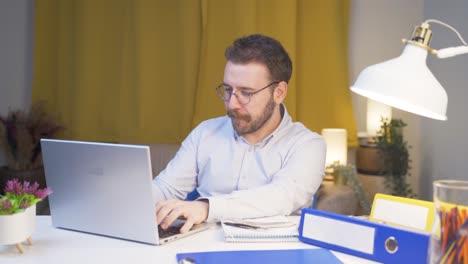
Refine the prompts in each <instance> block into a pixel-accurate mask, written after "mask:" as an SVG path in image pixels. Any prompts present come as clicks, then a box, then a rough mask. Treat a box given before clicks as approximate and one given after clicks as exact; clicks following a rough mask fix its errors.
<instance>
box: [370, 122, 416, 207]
mask: <svg viewBox="0 0 468 264" xmlns="http://www.w3.org/2000/svg"><path fill="white" fill-rule="evenodd" d="M405 126H406V124H405V123H404V122H403V121H402V120H401V119H392V120H391V121H388V120H385V119H383V120H382V126H381V129H380V131H379V133H378V136H377V137H376V144H377V147H378V148H379V149H380V153H381V155H382V160H383V168H382V174H383V175H384V176H385V186H386V187H387V188H388V189H389V190H391V192H392V193H391V194H392V195H396V196H402V197H411V198H412V197H415V196H416V195H415V194H414V192H413V190H412V189H411V186H410V185H409V184H408V183H407V177H409V176H410V173H409V169H410V168H411V167H410V163H411V160H410V157H409V151H408V149H409V148H410V146H408V143H407V142H406V141H405V140H404V138H403V128H404V127H405Z"/></svg>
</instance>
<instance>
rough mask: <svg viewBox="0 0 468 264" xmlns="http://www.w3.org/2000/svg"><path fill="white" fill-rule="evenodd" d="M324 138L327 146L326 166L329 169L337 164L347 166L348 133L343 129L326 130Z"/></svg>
mask: <svg viewBox="0 0 468 264" xmlns="http://www.w3.org/2000/svg"><path fill="white" fill-rule="evenodd" d="M322 136H323V138H324V139H325V143H326V144H327V156H326V161H325V166H326V167H329V166H331V165H333V164H334V163H335V162H338V163H339V165H346V162H347V156H348V145H347V132H346V129H343V128H324V129H322Z"/></svg>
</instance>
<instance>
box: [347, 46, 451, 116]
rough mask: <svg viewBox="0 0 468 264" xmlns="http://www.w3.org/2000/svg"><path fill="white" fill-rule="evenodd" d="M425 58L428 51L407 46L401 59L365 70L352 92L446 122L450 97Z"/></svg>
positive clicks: (352, 87)
mask: <svg viewBox="0 0 468 264" xmlns="http://www.w3.org/2000/svg"><path fill="white" fill-rule="evenodd" d="M426 58H427V50H425V49H423V48H421V47H418V46H415V45H412V44H407V45H406V46H405V49H404V50H403V53H402V54H401V56H399V57H397V58H395V59H392V60H389V61H386V62H382V63H379V64H376V65H372V66H370V67H367V68H366V69H364V70H363V71H362V72H361V74H360V75H359V76H358V78H357V80H356V82H355V83H354V85H353V86H351V90H352V91H353V92H355V93H357V94H360V95H362V96H365V97H367V98H370V99H372V100H375V101H378V102H381V103H384V104H387V105H390V106H392V107H395V108H398V109H401V110H405V111H408V112H412V113H415V114H418V115H421V116H426V117H429V118H433V119H438V120H447V116H446V111H447V93H446V92H445V90H444V88H443V87H442V86H441V85H440V83H439V81H437V79H436V78H435V77H434V75H433V74H432V72H431V71H430V70H429V68H428V67H427V65H426Z"/></svg>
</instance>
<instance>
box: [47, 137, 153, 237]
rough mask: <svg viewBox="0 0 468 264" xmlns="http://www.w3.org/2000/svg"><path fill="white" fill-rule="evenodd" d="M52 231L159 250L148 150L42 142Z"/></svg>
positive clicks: (110, 145) (62, 141)
mask: <svg viewBox="0 0 468 264" xmlns="http://www.w3.org/2000/svg"><path fill="white" fill-rule="evenodd" d="M41 146H42V153H43V159H44V169H45V175H46V182H47V186H48V187H50V188H52V194H51V195H50V196H49V203H50V211H51V216H52V224H53V226H55V227H60V228H66V229H72V230H78V231H84V232H89V233H94V234H100V235H105V236H111V237H117V238H123V239H128V240H133V241H140V242H144V243H150V244H159V238H158V230H157V225H156V214H155V206H154V204H153V197H152V191H151V188H152V187H151V186H152V183H151V181H152V174H151V159H150V152H149V147H148V146H138V145H123V144H106V143H94V142H83V141H67V140H51V139H41Z"/></svg>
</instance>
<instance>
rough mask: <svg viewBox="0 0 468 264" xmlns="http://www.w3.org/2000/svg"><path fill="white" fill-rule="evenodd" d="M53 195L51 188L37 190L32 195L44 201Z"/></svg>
mask: <svg viewBox="0 0 468 264" xmlns="http://www.w3.org/2000/svg"><path fill="white" fill-rule="evenodd" d="M51 193H52V190H51V189H50V188H44V189H39V190H36V191H35V192H34V193H32V195H34V196H36V198H39V199H44V198H46V197H47V195H49V194H51Z"/></svg>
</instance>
